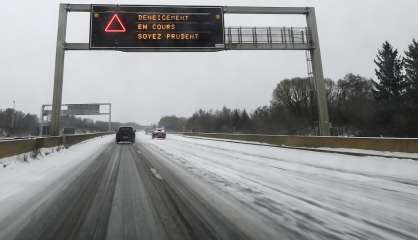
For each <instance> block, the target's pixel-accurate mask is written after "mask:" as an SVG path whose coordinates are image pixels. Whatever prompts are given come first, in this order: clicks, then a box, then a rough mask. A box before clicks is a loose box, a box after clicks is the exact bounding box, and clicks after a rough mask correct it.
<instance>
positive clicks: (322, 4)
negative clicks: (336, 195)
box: [0, 0, 418, 123]
mask: <svg viewBox="0 0 418 240" xmlns="http://www.w3.org/2000/svg"><path fill="white" fill-rule="evenodd" d="M68 2H74V3H91V2H85V1H68ZM94 3H118V4H135V3H137V4H185V5H199V4H203V5H250V6H314V7H316V9H317V18H318V27H319V34H320V41H321V48H322V57H323V64H324V72H325V75H326V76H327V77H331V78H333V79H338V78H341V77H342V76H344V75H345V74H346V73H348V72H354V73H358V74H361V75H365V76H367V77H374V75H373V69H374V65H373V59H374V57H375V55H376V51H377V49H378V48H379V47H380V45H381V43H382V42H383V41H384V40H388V41H390V42H391V43H392V44H393V45H395V47H397V48H398V49H399V50H401V51H402V52H403V51H404V50H405V48H406V47H407V45H408V44H409V43H410V42H411V40H412V38H414V37H415V38H418V21H417V19H416V12H417V10H418V1H416V0H396V1H395V0H390V1H389V0H350V1H342V0H317V1H315V0H311V1H309V0H286V1H284V0H283V1H279V0H270V1H269V0H263V1H260V0H257V1H255V0H245V1H244V0H234V1H227V0H225V1H203V0H202V1H197V0H196V1H162V0H160V1H158V0H154V1H152V0H142V1H138V2H135V1H132V0H131V1H117V2H116V1H95V2H94ZM57 14H58V1H52V0H42V1H32V0H26V1H24V0H13V1H11V0H10V1H2V11H1V14H0V22H1V27H0V35H1V38H0V64H1V65H0V66H1V67H0V108H2V109H3V108H6V107H11V106H12V101H13V100H16V107H17V108H18V109H19V110H23V111H26V112H31V113H39V111H40V106H41V105H42V104H45V103H50V102H51V101H52V85H53V74H54V73H53V69H54V58H55V42H56V30H57V18H58V15H57ZM68 24H69V25H68V30H67V40H68V41H69V42H71V41H72V42H87V41H88V30H89V29H88V28H89V26H88V25H89V16H88V14H80V13H77V14H76V13H74V14H71V16H70V18H69V22H68ZM304 24H305V22H304V19H303V18H302V17H273V16H260V17H254V16H251V17H249V16H245V15H242V16H228V17H227V18H226V25H227V26H230V25H234V26H235V25H242V26H267V25H269V26H304ZM304 54H305V53H304V52H283V51H268V52H267V51H264V52H249V51H246V52H239V51H228V52H218V53H121V52H113V51H108V52H99V51H84V52H67V55H66V60H65V61H66V63H65V76H64V91H63V103H85V102H112V103H113V110H114V120H118V121H137V122H138V123H153V122H157V121H158V120H159V118H160V117H161V116H162V115H168V114H170V115H171V114H176V115H181V116H189V115H191V114H192V113H193V112H194V111H195V110H197V109H199V108H205V109H209V108H212V109H218V108H221V107H222V106H223V105H226V106H228V107H237V108H247V109H249V110H253V109H255V108H256V107H258V106H261V105H265V104H268V103H269V100H270V99H271V92H272V90H273V88H274V87H275V85H276V84H277V83H278V82H279V81H280V80H281V79H283V78H288V77H293V76H306V63H305V57H304V56H305V55H304ZM103 120H105V118H103Z"/></svg>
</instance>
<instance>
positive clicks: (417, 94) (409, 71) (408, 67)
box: [404, 39, 418, 108]
mask: <svg viewBox="0 0 418 240" xmlns="http://www.w3.org/2000/svg"><path fill="white" fill-rule="evenodd" d="M405 55H406V57H405V58H404V62H405V73H406V75H405V79H406V85H407V88H406V91H407V95H408V98H409V100H410V101H411V102H412V105H413V106H414V108H418V43H417V42H416V40H415V39H414V40H412V43H411V44H410V45H409V47H408V51H406V52H405Z"/></svg>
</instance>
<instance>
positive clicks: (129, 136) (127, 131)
mask: <svg viewBox="0 0 418 240" xmlns="http://www.w3.org/2000/svg"><path fill="white" fill-rule="evenodd" d="M120 142H131V143H134V142H135V130H134V129H133V128H132V127H120V128H119V129H118V131H117V133H116V143H120Z"/></svg>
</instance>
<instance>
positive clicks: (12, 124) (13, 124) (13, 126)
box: [10, 100, 16, 130]
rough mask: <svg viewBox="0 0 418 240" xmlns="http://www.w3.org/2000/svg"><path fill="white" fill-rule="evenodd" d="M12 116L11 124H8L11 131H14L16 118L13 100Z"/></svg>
mask: <svg viewBox="0 0 418 240" xmlns="http://www.w3.org/2000/svg"><path fill="white" fill-rule="evenodd" d="M12 110H13V112H12V116H11V123H10V127H11V129H12V130H14V128H15V118H16V101H15V100H13V107H12Z"/></svg>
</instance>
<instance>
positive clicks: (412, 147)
mask: <svg viewBox="0 0 418 240" xmlns="http://www.w3.org/2000/svg"><path fill="white" fill-rule="evenodd" d="M182 134H183V135H186V136H195V137H206V138H218V139H228V140H238V141H249V142H260V143H267V144H272V145H277V146H290V147H305V148H349V149H363V150H375V151H388V152H406V153H418V138H368V137H314V136H312V137H311V136H286V135H261V134H227V133H182Z"/></svg>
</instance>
